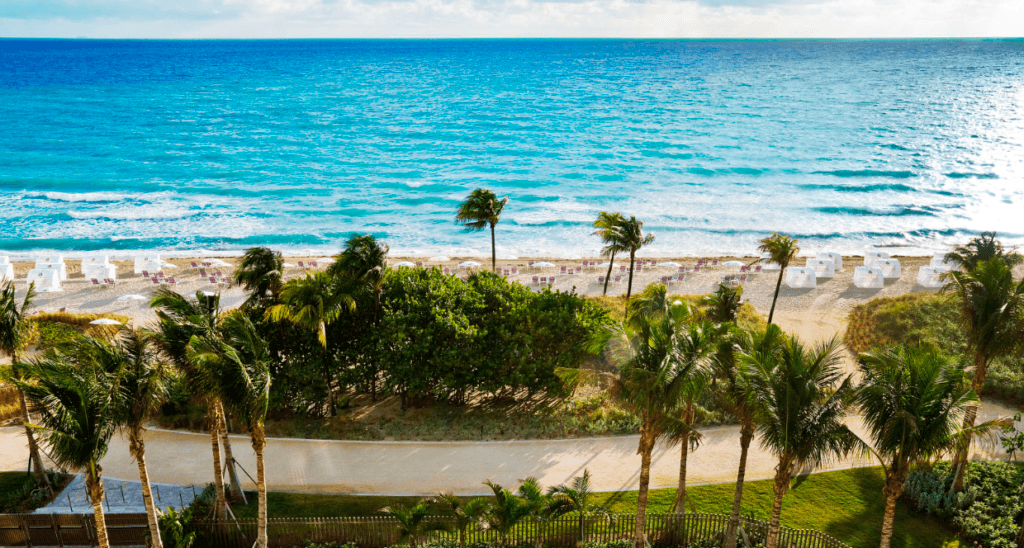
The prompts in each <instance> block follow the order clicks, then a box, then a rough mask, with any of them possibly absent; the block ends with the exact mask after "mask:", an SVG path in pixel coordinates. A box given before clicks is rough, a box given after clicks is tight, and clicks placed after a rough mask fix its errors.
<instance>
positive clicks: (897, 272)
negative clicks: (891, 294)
mask: <svg viewBox="0 0 1024 548" xmlns="http://www.w3.org/2000/svg"><path fill="white" fill-rule="evenodd" d="M875 266H876V267H877V268H880V269H881V270H882V277H883V278H885V279H886V280H895V279H899V278H900V276H902V275H903V268H902V267H901V266H900V261H899V260H898V259H884V260H881V261H876V262H875Z"/></svg>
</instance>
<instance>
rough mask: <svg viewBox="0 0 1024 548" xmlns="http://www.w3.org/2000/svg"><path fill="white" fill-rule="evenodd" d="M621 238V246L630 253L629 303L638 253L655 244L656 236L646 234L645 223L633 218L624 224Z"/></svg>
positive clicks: (627, 288)
mask: <svg viewBox="0 0 1024 548" xmlns="http://www.w3.org/2000/svg"><path fill="white" fill-rule="evenodd" d="M619 238H620V239H621V245H622V246H623V247H625V248H626V249H627V250H628V251H629V285H627V286H626V301H627V302H628V301H629V296H630V295H631V294H632V293H633V265H634V263H635V262H636V252H637V251H639V250H640V248H642V247H644V246H646V245H650V244H651V243H652V242H654V234H644V222H643V221H641V220H638V219H637V218H636V217H632V216H631V217H630V218H629V219H626V220H625V221H623V222H622V226H621V228H620V229H619Z"/></svg>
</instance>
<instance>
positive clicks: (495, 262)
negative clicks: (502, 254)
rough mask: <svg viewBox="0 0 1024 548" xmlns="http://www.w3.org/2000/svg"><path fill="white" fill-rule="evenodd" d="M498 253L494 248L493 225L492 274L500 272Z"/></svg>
mask: <svg viewBox="0 0 1024 548" xmlns="http://www.w3.org/2000/svg"><path fill="white" fill-rule="evenodd" d="M497 265H498V252H497V251H496V250H495V248H494V225H493V224H492V225H491V272H497V271H498V266H497Z"/></svg>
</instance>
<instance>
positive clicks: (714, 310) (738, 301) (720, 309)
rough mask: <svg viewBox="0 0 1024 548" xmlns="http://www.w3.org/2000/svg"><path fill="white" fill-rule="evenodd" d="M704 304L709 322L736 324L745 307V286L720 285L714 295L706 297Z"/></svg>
mask: <svg viewBox="0 0 1024 548" xmlns="http://www.w3.org/2000/svg"><path fill="white" fill-rule="evenodd" d="M703 303H704V305H705V306H706V307H707V309H706V312H705V314H706V315H707V317H708V319H709V320H711V321H713V322H715V323H716V324H719V325H723V324H735V323H736V318H737V317H738V315H739V313H740V308H741V307H742V306H743V286H739V285H738V286H736V287H729V286H728V285H726V284H724V283H720V284H718V288H716V289H715V292H714V293H712V294H710V295H708V296H706V297H704V299H703Z"/></svg>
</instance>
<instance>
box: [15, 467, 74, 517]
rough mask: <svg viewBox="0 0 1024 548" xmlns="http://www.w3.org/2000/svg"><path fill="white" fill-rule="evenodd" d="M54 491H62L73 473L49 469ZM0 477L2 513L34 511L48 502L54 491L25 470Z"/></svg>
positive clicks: (48, 474) (47, 473) (47, 472)
mask: <svg viewBox="0 0 1024 548" xmlns="http://www.w3.org/2000/svg"><path fill="white" fill-rule="evenodd" d="M46 475H47V477H49V479H50V485H52V486H54V492H58V493H59V492H60V490H61V489H63V488H64V486H65V485H67V484H68V483H70V482H71V478H72V475H71V474H68V473H66V472H61V471H59V470H47V471H46ZM4 476H7V477H3V478H0V513H24V512H32V511H33V510H35V509H36V508H39V507H40V506H43V505H44V504H46V503H47V502H48V501H49V500H50V499H51V498H52V495H53V493H51V492H50V490H49V489H47V488H46V487H45V486H43V485H39V484H37V483H36V479H35V476H33V475H28V474H25V473H23V472H6V473H4Z"/></svg>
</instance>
